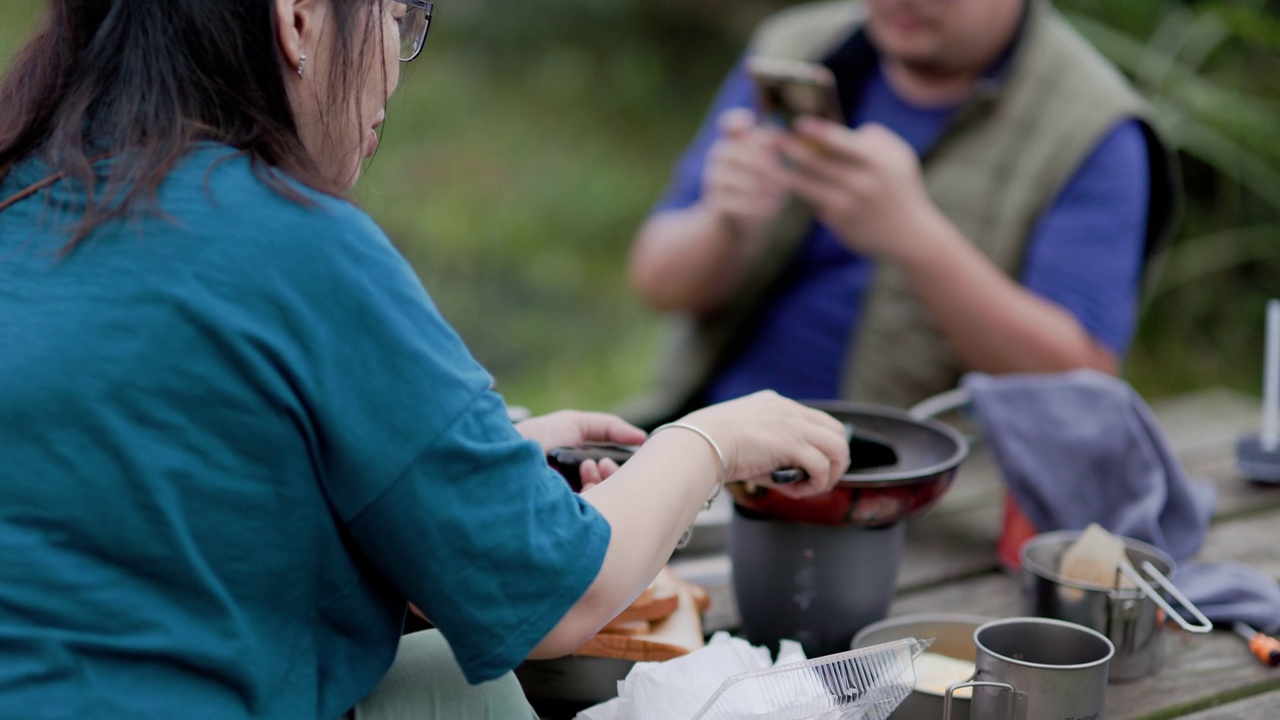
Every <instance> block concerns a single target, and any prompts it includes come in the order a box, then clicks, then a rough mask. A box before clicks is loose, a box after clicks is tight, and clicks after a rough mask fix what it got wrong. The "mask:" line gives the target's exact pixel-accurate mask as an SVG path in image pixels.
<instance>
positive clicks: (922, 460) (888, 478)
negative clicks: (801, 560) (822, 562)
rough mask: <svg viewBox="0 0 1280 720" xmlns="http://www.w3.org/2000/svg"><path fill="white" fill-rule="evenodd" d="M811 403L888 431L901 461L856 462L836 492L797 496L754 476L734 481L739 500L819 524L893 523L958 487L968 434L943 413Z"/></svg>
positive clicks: (753, 510) (758, 512)
mask: <svg viewBox="0 0 1280 720" xmlns="http://www.w3.org/2000/svg"><path fill="white" fill-rule="evenodd" d="M805 404H806V405H809V406H810V407H814V408H817V409H819V410H822V411H824V412H827V413H829V414H830V415H832V416H834V417H835V418H836V419H837V420H840V421H841V422H844V423H846V424H851V425H853V426H855V427H856V428H858V429H859V430H862V431H867V432H870V433H874V434H875V435H877V436H879V437H883V438H884V439H885V440H886V441H887V442H888V443H889V444H890V445H892V447H893V450H894V451H895V453H896V455H897V462H896V463H894V464H892V465H885V466H880V467H872V468H863V469H856V470H852V471H851V472H848V473H846V474H845V475H844V476H843V477H842V478H841V479H840V482H839V483H837V485H836V487H835V488H834V489H832V491H831V492H829V493H826V494H824V495H818V496H813V497H805V498H791V497H787V496H785V495H783V494H781V493H778V492H775V491H772V490H769V489H768V488H766V487H764V486H761V485H755V484H752V483H731V484H729V485H728V486H727V487H728V489H729V492H731V493H732V494H733V499H734V501H735V502H736V503H737V504H738V506H739V507H741V508H743V509H745V510H747V511H749V513H750V514H751V515H752V516H755V517H767V518H773V519H775V520H787V521H790V522H800V523H811V524H816V525H850V526H854V527H861V528H883V527H888V526H890V525H893V524H895V523H898V522H901V521H903V520H906V519H907V518H910V517H913V516H915V515H918V514H920V513H922V512H924V511H925V510H927V509H929V508H930V507H932V506H933V504H934V503H936V502H937V501H938V500H939V499H940V498H941V497H942V496H943V494H945V493H946V491H947V490H948V489H949V488H950V487H951V483H952V481H953V480H955V476H956V471H957V469H958V468H959V466H960V463H961V462H963V461H964V459H965V458H966V457H968V455H969V444H968V442H967V441H966V440H965V439H964V437H962V436H961V435H960V433H958V432H956V431H955V430H954V429H952V428H951V427H949V426H947V425H945V424H943V423H941V422H938V421H937V420H933V419H930V418H921V417H916V416H914V415H912V414H911V413H908V412H906V411H903V410H897V409H895V408H889V407H883V406H878V405H870V404H866V403H854V402H847V401H840V400H831V401H810V402H806V403H805ZM855 467H856V461H855Z"/></svg>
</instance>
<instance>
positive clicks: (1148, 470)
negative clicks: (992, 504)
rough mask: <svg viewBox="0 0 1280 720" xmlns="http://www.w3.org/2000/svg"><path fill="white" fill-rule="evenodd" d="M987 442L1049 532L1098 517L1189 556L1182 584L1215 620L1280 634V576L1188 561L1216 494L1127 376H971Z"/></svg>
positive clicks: (1016, 492)
mask: <svg viewBox="0 0 1280 720" xmlns="http://www.w3.org/2000/svg"><path fill="white" fill-rule="evenodd" d="M961 385H962V386H963V387H964V388H965V389H967V390H968V391H969V393H970V395H971V398H972V404H973V410H974V415H975V417H976V419H977V422H978V425H979V426H980V427H981V428H982V436H983V440H984V441H985V442H986V443H987V445H989V446H990V447H991V450H992V453H993V455H994V456H995V459H996V462H997V464H998V465H999V466H1000V469H1001V471H1002V472H1003V474H1004V479H1005V482H1006V483H1007V485H1008V487H1009V492H1010V494H1011V495H1012V496H1013V498H1014V500H1015V501H1017V503H1018V505H1019V507H1021V508H1022V511H1023V512H1024V513H1025V514H1026V516H1027V518H1028V519H1029V520H1030V521H1031V522H1032V524H1034V525H1035V526H1036V528H1037V529H1039V530H1040V531H1041V532H1047V531H1050V530H1083V529H1084V528H1085V527H1086V526H1087V525H1088V524H1089V523H1091V522H1096V523H1098V524H1099V525H1101V526H1102V527H1104V528H1106V529H1107V530H1109V531H1110V532H1112V533H1115V534H1117V535H1123V536H1125V537H1130V538H1134V539H1135V540H1141V541H1142V542H1146V543H1150V544H1152V545H1155V546H1156V547H1158V548H1160V549H1161V550H1164V551H1165V552H1167V553H1169V554H1170V555H1171V556H1173V558H1174V559H1175V560H1178V561H1179V565H1180V568H1179V570H1178V572H1177V577H1176V580H1175V584H1176V585H1177V586H1178V588H1179V589H1180V590H1181V591H1182V592H1183V593H1184V594H1185V595H1186V596H1187V599H1189V600H1191V601H1192V602H1193V603H1195V604H1196V605H1197V606H1198V607H1199V608H1200V610H1201V611H1202V612H1204V614H1205V615H1206V616H1207V617H1208V618H1209V619H1210V620H1212V621H1214V622H1215V623H1229V622H1232V621H1237V620H1238V621H1243V622H1247V623H1249V624H1250V625H1252V626H1254V627H1255V628H1258V629H1260V630H1264V631H1266V632H1276V631H1280V584H1277V583H1276V581H1275V579H1273V578H1270V577H1268V576H1267V575H1265V574H1264V573H1262V572H1261V571H1259V570H1257V569H1255V568H1252V567H1248V566H1245V565H1239V564H1214V563H1183V561H1184V560H1186V559H1187V558H1190V557H1191V556H1193V555H1195V553H1197V552H1198V551H1199V550H1200V547H1201V545H1203V544H1204V539H1205V535H1206V533H1207V532H1208V529H1209V519H1210V518H1211V517H1212V515H1213V506H1214V503H1215V501H1216V496H1215V488H1214V486H1213V484H1212V483H1211V482H1208V481H1203V480H1197V481H1192V480H1191V479H1190V478H1188V477H1187V474H1186V472H1185V470H1183V468H1182V466H1181V464H1180V463H1179V462H1178V459H1177V458H1176V457H1175V456H1174V454H1173V452H1172V451H1170V449H1169V445H1168V442H1167V441H1166V440H1165V437H1164V434H1163V432H1162V431H1161V429H1160V426H1159V424H1158V423H1157V422H1156V420H1155V417H1154V416H1153V415H1152V413H1151V409H1150V408H1149V407H1147V404H1146V403H1145V402H1144V401H1143V399H1142V397H1141V396H1139V395H1138V394H1137V392H1135V391H1134V390H1133V388H1132V387H1130V386H1129V385H1128V384H1127V383H1125V382H1124V381H1122V380H1119V379H1117V378H1114V377H1111V376H1109V375H1104V374H1102V373H1099V372H1095V371H1092V370H1079V371H1074V372H1068V373H1055V374H1042V375H1001V376H992V375H985V374H982V373H970V374H968V375H966V376H965V377H964V379H963V380H962V381H961Z"/></svg>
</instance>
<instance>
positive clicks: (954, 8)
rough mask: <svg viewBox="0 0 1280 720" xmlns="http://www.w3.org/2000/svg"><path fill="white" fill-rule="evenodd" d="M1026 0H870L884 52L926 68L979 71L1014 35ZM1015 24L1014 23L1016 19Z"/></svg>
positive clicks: (871, 27) (871, 24) (871, 23)
mask: <svg viewBox="0 0 1280 720" xmlns="http://www.w3.org/2000/svg"><path fill="white" fill-rule="evenodd" d="M1022 4H1023V0H867V12H868V17H867V31H868V32H869V33H870V34H871V39H872V41H873V42H874V43H875V46H876V48H877V49H878V50H879V51H880V53H881V55H883V56H884V57H885V58H887V59H890V60H896V61H898V62H901V63H903V64H905V65H908V66H910V67H914V68H918V69H920V70H925V71H933V72H943V73H953V72H974V71H977V72H980V71H981V70H983V69H985V68H984V67H980V66H981V65H984V64H986V63H988V62H990V61H991V60H992V59H993V56H996V55H998V54H999V53H1000V51H1001V50H1003V49H1004V47H1006V46H1007V45H1008V43H1009V41H1010V40H1011V39H1012V36H1011V29H1010V24H1009V23H1008V22H1005V21H1003V20H1002V18H1008V17H1010V13H1013V14H1014V15H1015V16H1016V14H1017V13H1019V12H1020V11H1021V7H1022ZM1014 26H1015V27H1016V23H1015V24H1014Z"/></svg>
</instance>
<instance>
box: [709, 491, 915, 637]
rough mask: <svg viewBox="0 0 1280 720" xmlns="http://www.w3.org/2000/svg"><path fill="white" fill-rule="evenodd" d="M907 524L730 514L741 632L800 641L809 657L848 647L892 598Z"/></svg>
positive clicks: (884, 612)
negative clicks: (818, 521) (876, 524)
mask: <svg viewBox="0 0 1280 720" xmlns="http://www.w3.org/2000/svg"><path fill="white" fill-rule="evenodd" d="M905 542H906V525H903V524H898V525H894V526H890V527H887V528H882V529H876V530H868V529H864V528H857V527H848V526H838V525H817V524H812V523H794V522H785V521H779V520H775V519H772V518H760V517H755V516H751V515H748V514H746V513H745V512H744V511H743V510H742V508H737V509H736V511H735V512H734V514H733V518H732V519H731V520H730V522H729V559H730V561H731V562H732V564H733V594H734V598H735V600H736V601H737V605H738V615H739V617H740V618H741V622H740V633H741V635H742V636H743V637H744V638H746V639H747V640H748V641H750V642H751V643H752V644H753V645H764V646H767V647H769V648H771V649H772V648H776V647H777V644H778V641H779V640H782V639H791V640H795V641H797V642H799V643H800V644H801V645H802V646H803V647H804V651H805V654H806V655H808V656H809V657H811V658H812V657H819V656H823V655H830V654H832V653H838V652H843V651H845V650H848V649H849V641H850V640H851V639H853V635H854V633H856V632H857V631H858V630H860V629H861V628H863V627H864V626H866V625H868V624H870V623H873V622H875V621H877V620H882V619H884V616H885V615H887V614H888V613H889V605H890V604H891V603H892V602H893V593H894V588H895V586H896V584H897V583H896V581H897V577H898V566H899V564H900V563H899V561H900V560H901V558H902V548H903V545H904V544H905Z"/></svg>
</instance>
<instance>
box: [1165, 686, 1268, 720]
mask: <svg viewBox="0 0 1280 720" xmlns="http://www.w3.org/2000/svg"><path fill="white" fill-rule="evenodd" d="M1183 717H1184V718H1185V720H1275V719H1276V718H1277V717H1280V690H1272V691H1271V692H1267V693H1263V694H1261V695H1254V696H1253V697H1250V698H1246V699H1244V700H1239V701H1236V702H1233V703H1228V704H1226V705H1220V706H1217V707H1214V708H1211V709H1208V710H1201V711H1200V712H1197V713H1192V714H1191V715H1184V716H1183Z"/></svg>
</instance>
